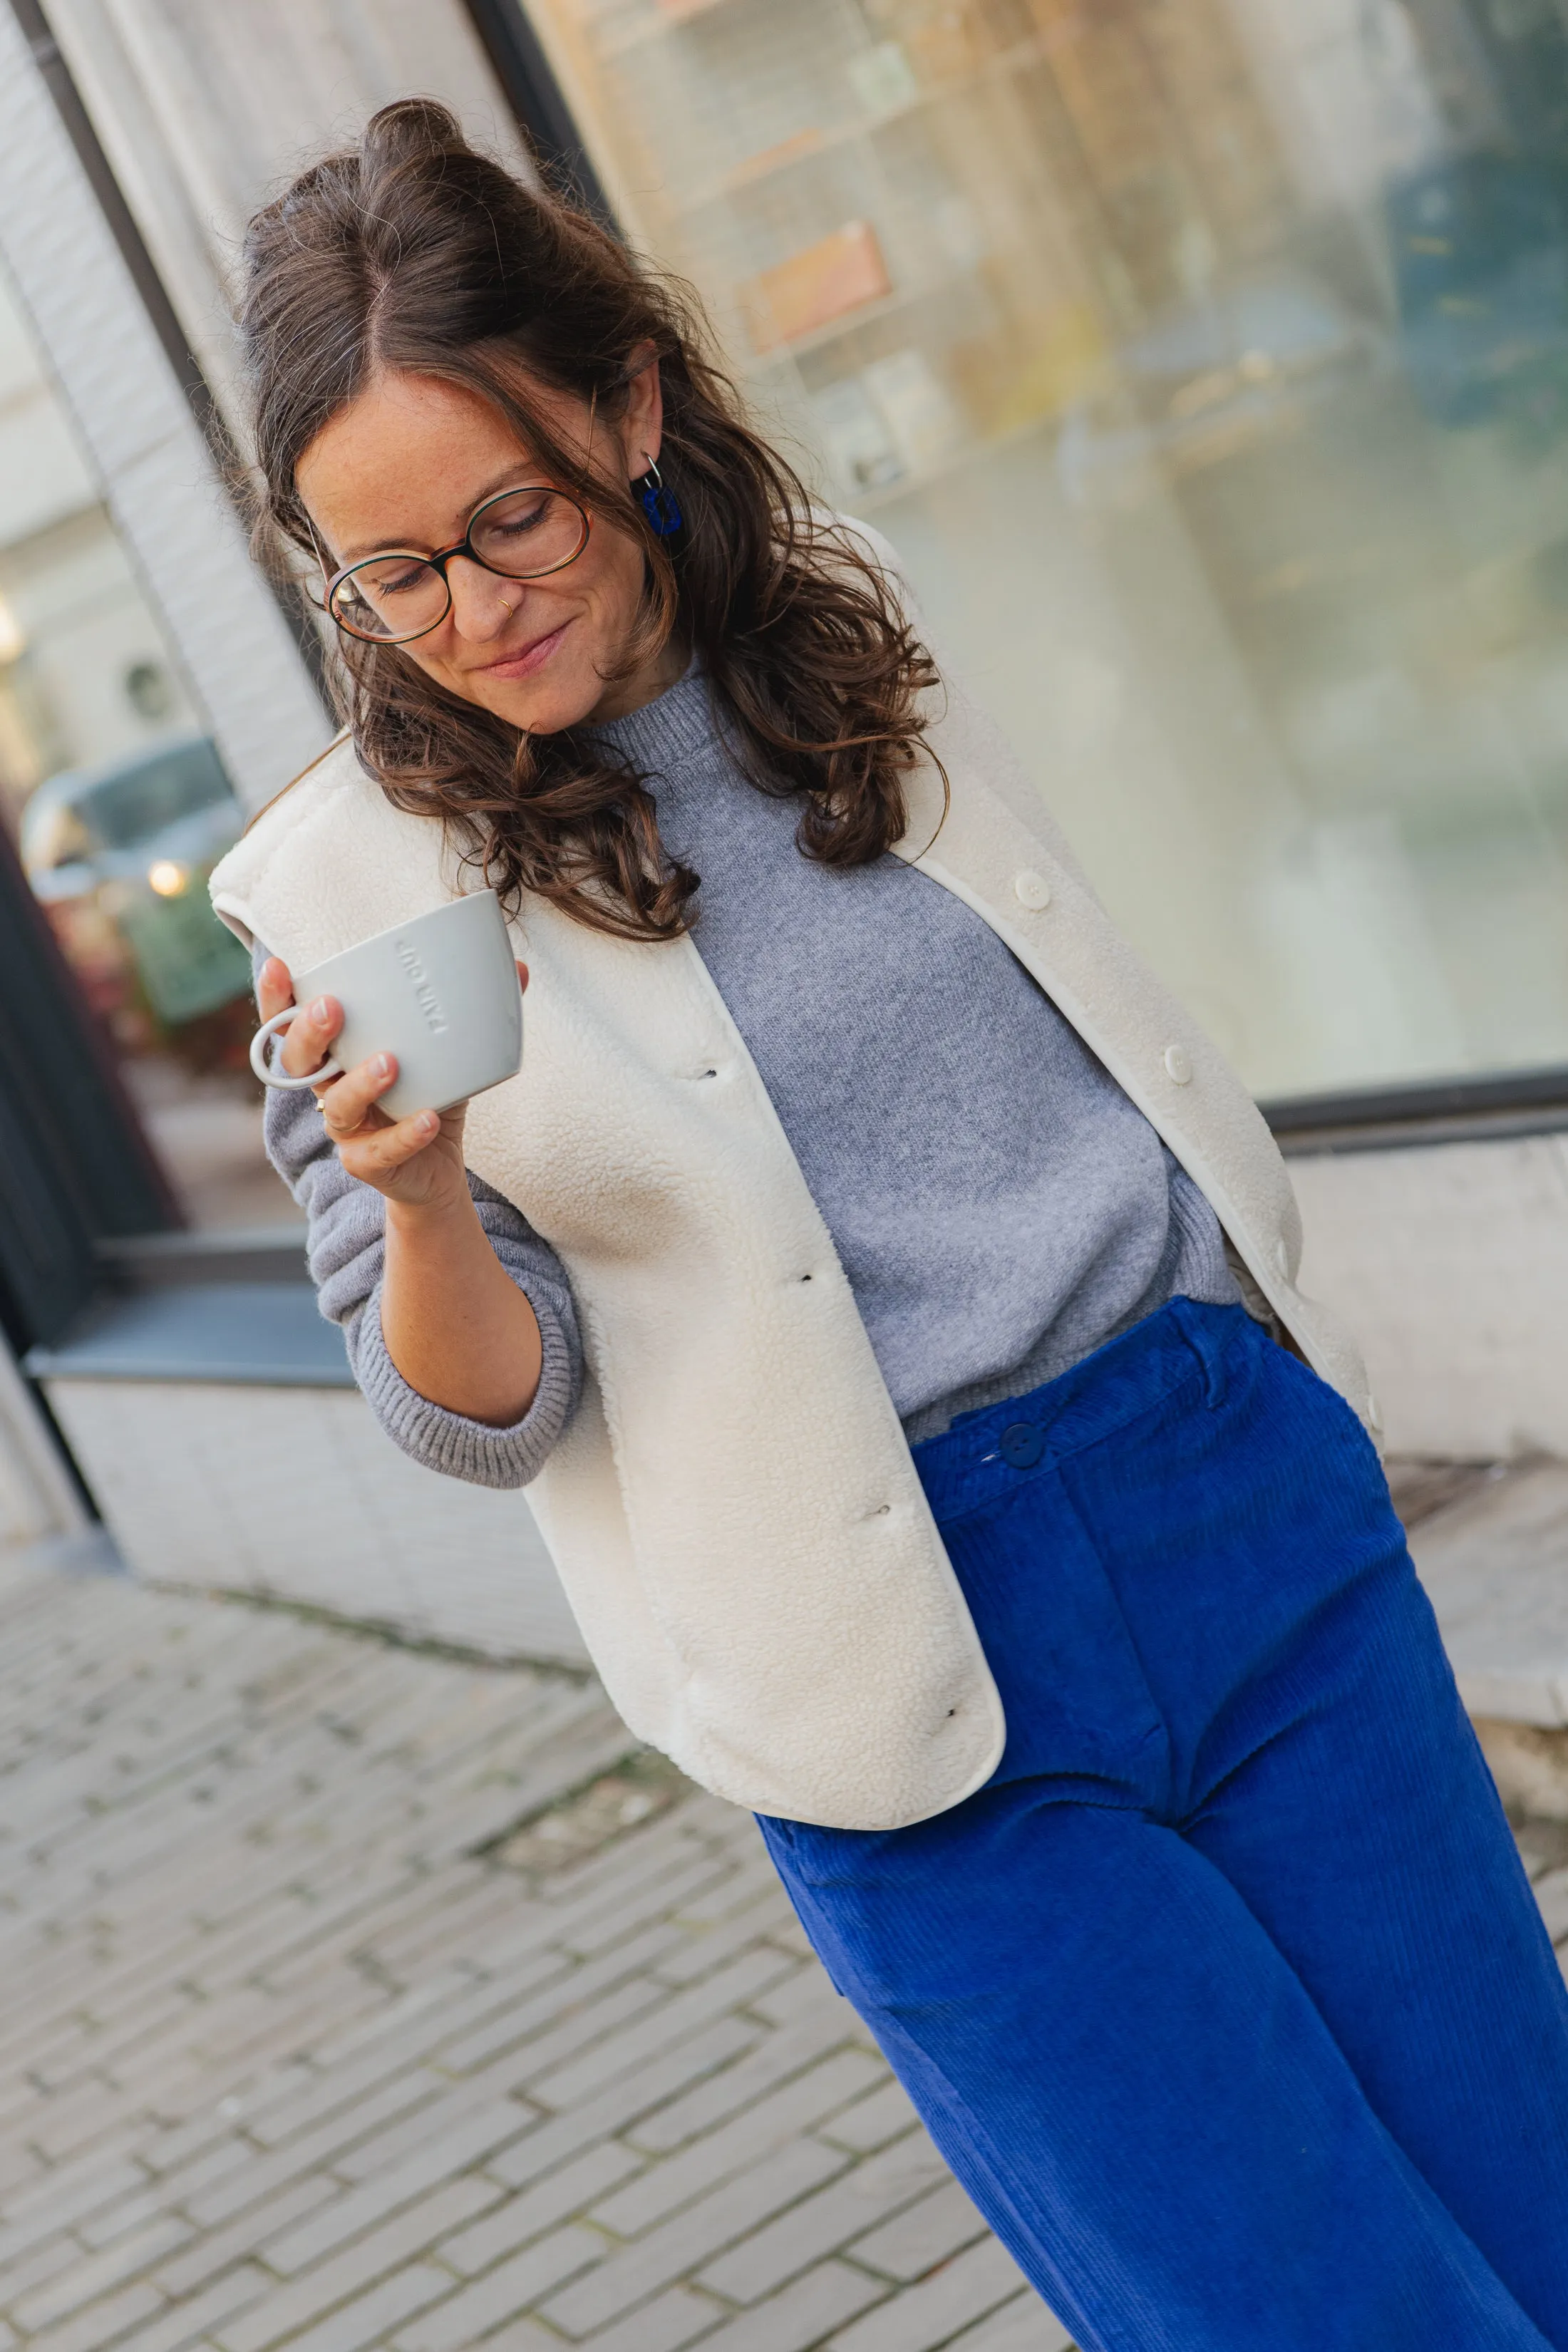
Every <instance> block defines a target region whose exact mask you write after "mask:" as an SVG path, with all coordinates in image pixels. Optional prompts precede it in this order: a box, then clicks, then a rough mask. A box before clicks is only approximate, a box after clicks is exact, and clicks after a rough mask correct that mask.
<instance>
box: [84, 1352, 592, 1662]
mask: <svg viewBox="0 0 1568 2352" xmlns="http://www.w3.org/2000/svg"><path fill="white" fill-rule="evenodd" d="M47 1390H48V1396H49V1402H50V1404H51V1406H52V1408H53V1410H54V1412H55V1413H56V1415H57V1417H58V1420H59V1423H60V1425H61V1427H62V1429H63V1430H64V1431H65V1433H66V1435H67V1437H68V1440H69V1443H70V1446H71V1450H72V1452H73V1453H74V1454H75V1455H76V1458H77V1460H78V1461H79V1463H80V1465H81V1467H82V1471H83V1473H84V1475H85V1476H86V1478H87V1480H88V1483H89V1486H91V1488H92V1490H93V1493H94V1495H95V1496H97V1499H98V1503H99V1507H100V1509H101V1510H102V1512H103V1515H104V1517H105V1518H106V1519H107V1521H108V1522H109V1526H110V1530H111V1532H112V1534H113V1536H114V1539H115V1541H116V1543H117V1544H118V1545H119V1547H120V1550H121V1555H122V1557H123V1558H124V1559H125V1561H126V1563H127V1565H128V1566H129V1567H130V1568H132V1570H134V1571H135V1573H136V1574H137V1575H138V1576H141V1577H144V1578H145V1579H147V1580H149V1581H150V1582H153V1583H160V1584H174V1585H195V1586H199V1587H202V1588H218V1589H221V1590H224V1591H234V1592H254V1593H258V1594H265V1595H268V1596H270V1597H273V1598H277V1599H281V1600H287V1601H302V1602H305V1603H307V1604H308V1605H310V1606H311V1607H314V1608H320V1609H328V1610H331V1611H332V1612H335V1613H336V1614H338V1615H341V1616H343V1617H349V1618H354V1619H359V1620H362V1621H364V1622H370V1623H373V1624H382V1625H387V1626H391V1627H394V1628H395V1629H396V1631H398V1632H399V1633H405V1634H407V1635H409V1636H411V1637H413V1638H415V1639H417V1640H426V1641H429V1640H433V1641H441V1642H451V1643H458V1644H460V1645H461V1646H462V1647H464V1648H467V1649H475V1650H480V1651H483V1652H485V1653H487V1654H489V1655H492V1656H498V1657H518V1658H542V1659H554V1660H558V1661H560V1662H562V1663H563V1664H574V1665H576V1664H586V1652H585V1651H584V1648H583V1643H582V1637H581V1636H580V1634H579V1633H578V1632H577V1627H576V1623H575V1622H574V1618H573V1616H572V1612H571V1611H570V1610H569V1609H568V1607H567V1605H566V1598H565V1595H564V1593H563V1591H562V1590H561V1585H560V1581H559V1580H558V1578H557V1577H556V1574H555V1570H554V1569H553V1567H552V1565H551V1561H550V1557H549V1554H548V1553H547V1552H546V1550H545V1549H544V1545H543V1542H542V1539H541V1537H540V1534H539V1530H538V1528H537V1527H536V1526H535V1524H534V1520H533V1515H532V1513H531V1511H530V1509H529V1507H528V1504H527V1502H526V1500H525V1499H524V1497H523V1496H521V1494H492V1493H490V1492H489V1491H488V1490H487V1489H485V1488H482V1487H478V1486H465V1485H464V1484H463V1483H462V1482H461V1481H460V1480H458V1479H455V1478H443V1477H440V1476H438V1475H437V1474H436V1473H435V1472H434V1471H430V1470H424V1469H421V1468H420V1467H419V1466H418V1465H417V1464H416V1463H413V1462H410V1461H409V1460H408V1459H407V1457H406V1456H405V1454H400V1453H399V1452H398V1450H397V1448H396V1447H395V1445H394V1444H392V1443H391V1441H390V1439H388V1438H386V1437H384V1435H383V1433H382V1432H381V1430H380V1429H379V1428H378V1427H377V1425H376V1423H375V1421H374V1418H373V1416H372V1414H371V1412H370V1409H369V1407H368V1406H367V1405H366V1403H365V1402H364V1400H363V1397H361V1396H360V1395H359V1394H358V1393H357V1391H353V1390H350V1389H305V1388H251V1387H245V1388H241V1387H227V1386H224V1385H221V1384H218V1383H207V1382H200V1383H198V1382H190V1383H184V1382H178V1381H91V1380H70V1381H50V1382H48V1383H47Z"/></svg>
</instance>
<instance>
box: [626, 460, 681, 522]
mask: <svg viewBox="0 0 1568 2352" xmlns="http://www.w3.org/2000/svg"><path fill="white" fill-rule="evenodd" d="M637 489H638V492H639V493H640V495H641V498H642V510H643V512H644V514H645V515H647V520H648V528H649V529H650V530H652V531H654V532H655V533H656V534H657V536H658V538H660V539H672V538H673V537H674V536H675V533H676V532H677V531H678V530H679V529H680V527H681V525H682V524H683V523H684V522H685V520H686V517H685V516H684V515H683V514H682V513H681V511H680V508H679V503H678V501H677V499H676V495H675V492H674V491H673V490H672V489H670V488H668V485H667V483H666V481H665V478H664V476H663V475H662V474H661V473H660V472H659V470H658V467H657V466H656V465H655V464H654V463H653V462H652V460H651V459H650V460H649V461H648V469H647V473H646V474H645V475H644V476H643V478H642V479H641V481H640V482H639V483H638V484H637Z"/></svg>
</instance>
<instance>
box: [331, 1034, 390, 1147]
mask: <svg viewBox="0 0 1568 2352" xmlns="http://www.w3.org/2000/svg"><path fill="white" fill-rule="evenodd" d="M396 1081H397V1057H396V1055H393V1054H373V1055H371V1057H370V1059H369V1061H368V1062H360V1063H357V1064H356V1065H355V1066H354V1067H353V1069H352V1070H348V1071H345V1072H344V1073H343V1074H342V1076H338V1077H335V1078H334V1079H333V1080H332V1082H331V1085H329V1086H324V1087H319V1088H318V1089H317V1093H316V1100H317V1102H318V1104H319V1105H320V1106H321V1118H322V1120H323V1121H324V1123H325V1126H326V1129H327V1133H328V1134H329V1135H330V1136H331V1139H332V1140H333V1142H334V1143H343V1142H346V1141H347V1140H348V1139H349V1138H350V1137H351V1136H359V1135H363V1134H364V1133H366V1132H367V1131H369V1130H371V1129H382V1128H384V1127H385V1126H386V1124H387V1120H386V1117H385V1114H384V1112H382V1111H380V1110H379V1109H378V1108H377V1105H378V1104H379V1102H380V1100H381V1097H382V1096H383V1095H384V1093H385V1092H386V1090H387V1088H388V1087H390V1086H395V1084H396Z"/></svg>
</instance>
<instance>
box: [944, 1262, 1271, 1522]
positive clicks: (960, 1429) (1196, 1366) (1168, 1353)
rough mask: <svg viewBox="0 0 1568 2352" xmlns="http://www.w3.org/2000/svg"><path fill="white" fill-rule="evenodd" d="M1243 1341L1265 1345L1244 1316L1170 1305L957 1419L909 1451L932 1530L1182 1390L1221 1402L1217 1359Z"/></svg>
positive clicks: (1230, 1310) (1184, 1302)
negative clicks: (1021, 1391) (1056, 1372)
mask: <svg viewBox="0 0 1568 2352" xmlns="http://www.w3.org/2000/svg"><path fill="white" fill-rule="evenodd" d="M1249 1335H1250V1340H1251V1341H1252V1342H1255V1343H1256V1344H1257V1345H1258V1346H1259V1347H1271V1346H1272V1345H1273V1342H1272V1340H1270V1339H1268V1336H1267V1334H1266V1333H1265V1332H1264V1331H1263V1330H1262V1329H1261V1328H1260V1327H1259V1326H1258V1324H1256V1323H1255V1322H1253V1320H1252V1318H1251V1317H1250V1316H1249V1315H1248V1314H1247V1311H1246V1309H1245V1308H1244V1307H1200V1306H1197V1305H1196V1304H1194V1301H1193V1300H1192V1299H1190V1298H1173V1299H1172V1300H1170V1302H1169V1303H1168V1304H1167V1305H1166V1306H1164V1307H1161V1308H1160V1309H1159V1311H1158V1312H1157V1313H1156V1314H1153V1315H1151V1316H1148V1317H1146V1318H1145V1319H1144V1320H1143V1321H1142V1323H1136V1324H1134V1325H1133V1327H1132V1328H1131V1330H1130V1331H1124V1332H1122V1334H1121V1337H1120V1338H1119V1339H1110V1340H1108V1341H1107V1342H1106V1344H1105V1346H1104V1347H1103V1348H1097V1349H1095V1351H1094V1353H1093V1355H1092V1356H1086V1357H1085V1358H1084V1360H1083V1361H1082V1363H1080V1364H1075V1365H1074V1366H1073V1368H1072V1370H1071V1371H1069V1372H1063V1373H1062V1374H1061V1375H1060V1376H1059V1378H1058V1379H1057V1380H1054V1381H1046V1383H1045V1384H1044V1386H1043V1387H1041V1388H1037V1389H1035V1390H1032V1391H1030V1393H1029V1394H1028V1395H1027V1396H1018V1397H1009V1398H1008V1399H1007V1400H1006V1402H1005V1403H1003V1404H994V1405H987V1406H986V1407H985V1408H984V1411H982V1412H973V1413H966V1414H965V1415H964V1416H963V1419H962V1420H960V1421H956V1422H954V1423H953V1425H952V1428H951V1429H948V1430H944V1431H943V1432H942V1435H941V1436H940V1437H929V1438H927V1439H925V1440H924V1442H923V1443H922V1444H919V1445H917V1446H915V1447H914V1449H913V1459H914V1465H915V1468H916V1470H917V1471H918V1472H919V1474H920V1480H921V1486H923V1487H924V1488H925V1493H926V1499H927V1501H928V1502H929V1503H930V1505H931V1510H932V1513H933V1514H934V1516H935V1517H936V1518H937V1520H938V1521H939V1522H942V1521H944V1520H949V1519H954V1518H958V1517H962V1516H963V1514H964V1513H965V1512H967V1511H972V1510H975V1509H978V1508H981V1507H984V1505H986V1504H989V1503H992V1502H994V1501H995V1499H996V1497H997V1496H999V1495H1003V1494H1005V1493H1007V1492H1008V1491H1009V1489H1011V1488H1014V1487H1016V1486H1019V1485H1021V1484H1023V1483H1026V1481H1027V1480H1028V1479H1030V1478H1036V1477H1043V1476H1045V1475H1047V1474H1048V1473H1049V1472H1050V1471H1052V1470H1054V1469H1055V1468H1056V1467H1057V1466H1058V1465H1059V1464H1061V1463H1062V1462H1065V1461H1066V1460H1067V1459H1068V1457H1069V1456H1070V1455H1071V1454H1079V1453H1081V1452H1082V1451H1083V1449H1084V1447H1085V1446H1088V1445H1095V1444H1099V1443H1100V1440H1101V1439H1102V1438H1106V1437H1109V1436H1110V1435H1111V1433H1113V1432H1114V1431H1116V1430H1118V1429H1120V1428H1121V1427H1123V1426H1124V1425H1125V1424H1126V1423H1128V1422H1131V1421H1136V1420H1137V1418H1138V1416H1139V1415H1140V1414H1141V1413H1143V1412H1148V1411H1149V1410H1150V1409H1151V1408H1152V1406H1154V1405H1157V1404H1159V1403H1161V1402H1163V1400H1164V1399H1165V1398H1166V1397H1168V1396H1170V1395H1172V1394H1173V1392H1174V1391H1176V1390H1178V1389H1179V1388H1181V1387H1182V1385H1183V1384H1184V1382H1186V1381H1191V1382H1192V1383H1193V1384H1194V1403H1200V1404H1203V1405H1205V1406H1208V1405H1215V1404H1218V1403H1220V1402H1222V1400H1223V1398H1224V1395H1225V1385H1226V1370H1225V1365H1226V1355H1227V1354H1228V1353H1229V1351H1230V1350H1231V1349H1233V1348H1235V1347H1237V1346H1238V1345H1242V1346H1245V1345H1247V1344H1248V1343H1249Z"/></svg>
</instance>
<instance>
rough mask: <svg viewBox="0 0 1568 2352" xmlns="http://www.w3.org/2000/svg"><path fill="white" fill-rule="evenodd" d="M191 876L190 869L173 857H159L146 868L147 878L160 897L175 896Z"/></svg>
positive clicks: (177, 895) (176, 896)
mask: <svg viewBox="0 0 1568 2352" xmlns="http://www.w3.org/2000/svg"><path fill="white" fill-rule="evenodd" d="M190 878H191V869H190V867H189V866H182V865H180V863H179V862H178V860H177V859H175V858H173V857H160V858H157V859H155V860H154V862H153V864H152V865H151V866H149V867H148V868H147V879H148V881H149V882H150V883H151V884H152V886H153V889H154V890H156V892H157V893H158V896H159V898H178V897H179V895H180V893H181V891H182V890H183V889H184V887H185V885H186V883H187V882H188V881H189V880H190Z"/></svg>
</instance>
